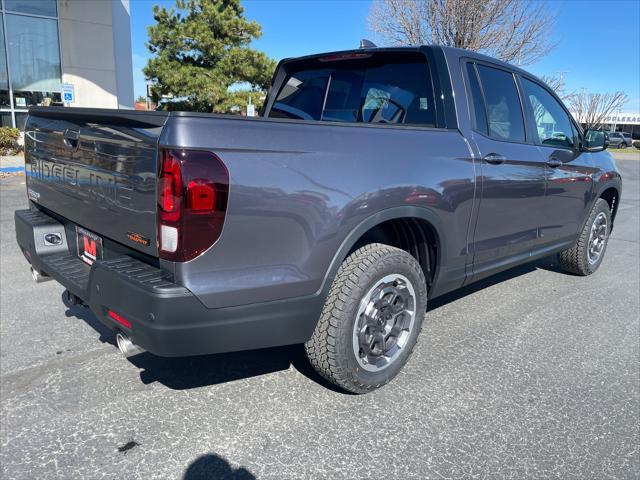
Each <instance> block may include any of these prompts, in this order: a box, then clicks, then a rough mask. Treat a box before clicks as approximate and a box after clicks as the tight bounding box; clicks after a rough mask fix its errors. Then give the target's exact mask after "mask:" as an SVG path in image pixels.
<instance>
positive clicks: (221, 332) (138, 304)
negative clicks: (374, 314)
mask: <svg viewBox="0 0 640 480" xmlns="http://www.w3.org/2000/svg"><path fill="white" fill-rule="evenodd" d="M15 226H16V239H17V241H18V244H19V245H20V248H21V249H22V251H23V252H24V254H25V257H26V258H27V259H28V260H29V261H30V263H31V264H32V266H33V267H34V268H35V269H37V270H38V271H40V272H44V273H46V274H47V275H49V276H51V277H52V278H53V279H55V280H56V281H58V282H59V283H60V284H62V285H63V286H64V287H66V288H67V289H68V290H69V291H70V292H72V293H74V294H75V295H77V296H78V297H79V298H81V299H82V300H83V301H84V302H85V303H86V304H87V305H88V307H89V308H90V309H91V310H92V311H93V313H94V314H95V315H96V317H98V319H99V320H100V321H101V322H102V323H104V324H105V325H107V326H108V327H109V328H111V329H113V330H121V331H123V332H126V333H127V334H128V335H129V337H130V338H131V339H132V341H133V342H134V343H135V344H137V345H139V346H141V347H142V348H144V349H145V350H147V351H149V352H151V353H154V354H156V355H160V356H188V355H203V354H210V353H220V352H229V351H237V350H249V349H255V348H265V347H273V346H278V345H288V344H294V343H302V342H305V341H307V340H308V339H309V338H310V337H311V334H312V333H313V329H314V328H315V324H316V321H317V319H318V316H319V314H320V311H321V308H322V302H321V301H320V297H319V296H313V297H299V298H295V299H288V300H280V301H275V302H267V303H256V304H250V305H244V306H236V307H226V308H220V309H210V308H206V307H205V306H204V305H203V304H202V303H201V302H200V301H199V300H198V299H197V298H196V297H195V296H194V295H193V293H191V292H190V291H189V290H187V289H186V288H184V287H182V286H180V285H177V284H175V283H173V281H172V278H171V276H170V274H168V273H167V272H165V271H164V270H161V269H159V268H156V267H154V266H152V265H149V264H147V263H144V262H142V261H140V260H137V259H135V258H132V257H130V256H127V255H118V256H115V257H113V258H109V259H108V260H100V261H97V262H95V263H94V264H93V265H91V266H88V265H86V264H85V263H84V262H82V261H81V260H80V259H79V258H77V256H76V255H75V245H74V244H73V239H70V238H69V235H68V234H67V235H65V234H64V232H65V230H67V231H68V230H69V225H63V224H62V223H61V222H59V221H57V220H56V219H54V218H52V217H50V216H48V215H46V214H44V213H42V212H38V211H32V210H18V211H16V212H15ZM61 232H62V236H63V243H62V244H61V245H57V246H46V245H45V242H44V236H45V235H46V234H47V233H61ZM109 310H111V311H113V312H115V313H117V314H118V315H119V316H120V317H122V318H124V319H126V320H127V321H128V322H130V324H131V327H130V328H127V327H126V326H124V325H122V324H120V323H118V322H117V321H116V320H114V319H112V318H111V317H109V315H108V312H109Z"/></svg>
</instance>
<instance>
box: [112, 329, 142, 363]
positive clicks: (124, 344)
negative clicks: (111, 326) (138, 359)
mask: <svg viewBox="0 0 640 480" xmlns="http://www.w3.org/2000/svg"><path fill="white" fill-rule="evenodd" d="M116 344H117V345H118V350H120V353H122V355H124V357H125V358H129V357H133V356H134V355H137V354H139V353H142V352H144V349H143V348H142V347H139V346H138V345H136V344H135V343H133V342H132V341H131V339H130V338H129V337H128V336H127V335H126V334H124V333H122V332H118V333H117V334H116Z"/></svg>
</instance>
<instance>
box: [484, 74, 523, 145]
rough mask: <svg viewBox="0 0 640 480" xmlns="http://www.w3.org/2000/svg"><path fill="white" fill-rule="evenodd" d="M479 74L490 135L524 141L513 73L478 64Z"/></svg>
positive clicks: (507, 139)
mask: <svg viewBox="0 0 640 480" xmlns="http://www.w3.org/2000/svg"><path fill="white" fill-rule="evenodd" d="M478 74H479V75H480V82H482V89H483V91H484V96H485V100H486V103H487V117H488V123H489V135H490V136H491V137H493V138H496V139H498V140H506V141H510V142H524V141H525V134H524V120H523V117H522V107H521V106H520V97H519V96H518V90H517V89H516V84H515V81H514V78H513V75H512V74H511V73H509V72H507V71H505V70H500V69H497V68H493V67H488V66H486V65H480V64H478Z"/></svg>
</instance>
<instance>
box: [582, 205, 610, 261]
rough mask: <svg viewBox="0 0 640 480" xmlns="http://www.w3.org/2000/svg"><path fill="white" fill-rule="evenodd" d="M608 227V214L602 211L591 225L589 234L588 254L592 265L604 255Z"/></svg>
mask: <svg viewBox="0 0 640 480" xmlns="http://www.w3.org/2000/svg"><path fill="white" fill-rule="evenodd" d="M607 227H608V224H607V216H606V215H605V214H604V213H603V212H600V213H599V214H598V215H597V216H596V218H595V219H594V220H593V224H592V225H591V234H590V236H589V247H588V250H587V255H588V257H589V263H590V264H591V265H593V264H595V263H597V262H598V260H599V259H600V257H601V256H602V252H603V251H604V246H605V244H606V242H607V234H608V228H607Z"/></svg>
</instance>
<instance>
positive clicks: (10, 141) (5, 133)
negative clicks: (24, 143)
mask: <svg viewBox="0 0 640 480" xmlns="http://www.w3.org/2000/svg"><path fill="white" fill-rule="evenodd" d="M18 138H20V130H18V129H17V128H11V127H0V155H15V154H16V153H18V152H19V151H20V150H21V149H22V148H21V147H20V145H18Z"/></svg>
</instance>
